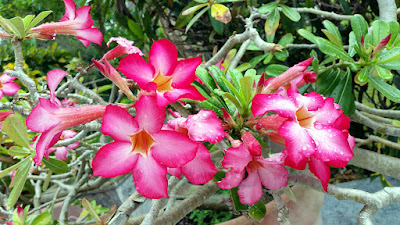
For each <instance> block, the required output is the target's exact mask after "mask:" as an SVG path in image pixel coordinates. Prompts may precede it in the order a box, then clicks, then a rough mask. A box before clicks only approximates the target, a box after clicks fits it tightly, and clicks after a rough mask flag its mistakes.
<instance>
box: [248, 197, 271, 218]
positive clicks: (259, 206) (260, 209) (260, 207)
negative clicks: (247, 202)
mask: <svg viewBox="0 0 400 225" xmlns="http://www.w3.org/2000/svg"><path fill="white" fill-rule="evenodd" d="M266 212H267V208H265V204H264V202H263V201H261V200H260V201H258V202H256V203H254V204H253V205H252V206H251V207H250V209H249V215H250V216H251V217H252V218H254V219H256V220H261V219H263V218H264V216H265V213H266Z"/></svg>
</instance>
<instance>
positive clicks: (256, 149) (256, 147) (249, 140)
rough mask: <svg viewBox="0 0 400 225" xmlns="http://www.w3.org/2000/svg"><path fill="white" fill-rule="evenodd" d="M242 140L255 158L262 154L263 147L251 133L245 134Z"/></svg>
mask: <svg viewBox="0 0 400 225" xmlns="http://www.w3.org/2000/svg"><path fill="white" fill-rule="evenodd" d="M242 140H243V144H244V146H245V147H246V148H247V150H249V152H250V154H252V155H253V156H259V155H261V153H262V149H261V145H260V143H258V141H257V139H256V138H255V137H254V136H253V135H252V134H251V133H250V132H243V134H242Z"/></svg>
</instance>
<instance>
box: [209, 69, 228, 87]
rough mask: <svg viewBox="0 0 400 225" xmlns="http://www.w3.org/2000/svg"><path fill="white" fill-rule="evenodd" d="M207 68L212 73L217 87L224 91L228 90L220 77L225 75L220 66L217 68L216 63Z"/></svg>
mask: <svg viewBox="0 0 400 225" xmlns="http://www.w3.org/2000/svg"><path fill="white" fill-rule="evenodd" d="M208 70H209V71H210V73H211V74H212V75H213V77H214V79H215V81H216V82H217V84H218V86H219V88H221V90H222V91H224V92H230V90H229V88H228V87H227V86H226V84H225V83H224V82H223V81H222V79H221V77H224V76H225V75H224V72H222V70H221V69H220V68H218V67H217V66H216V65H212V66H210V67H208Z"/></svg>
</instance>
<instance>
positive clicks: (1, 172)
mask: <svg viewBox="0 0 400 225" xmlns="http://www.w3.org/2000/svg"><path fill="white" fill-rule="evenodd" d="M26 161H29V158H25V159H23V160H21V161H19V162H18V163H17V164H14V165H12V166H10V167H8V168H6V169H4V170H2V171H0V178H2V177H4V176H6V175H7V174H9V173H11V172H12V171H13V170H15V169H17V168H18V167H19V166H20V165H21V164H22V163H24V162H26Z"/></svg>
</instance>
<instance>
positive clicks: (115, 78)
mask: <svg viewBox="0 0 400 225" xmlns="http://www.w3.org/2000/svg"><path fill="white" fill-rule="evenodd" d="M92 62H93V63H94V65H95V66H96V67H97V69H99V70H100V72H101V73H102V74H103V75H104V76H105V77H107V78H108V79H110V80H111V81H112V82H114V84H115V85H117V87H118V88H119V89H120V90H121V91H122V92H123V93H124V94H125V95H126V96H127V97H128V98H129V99H130V100H132V101H135V100H136V98H135V96H133V94H132V91H131V89H130V88H129V87H128V84H127V83H126V82H125V80H124V79H123V78H122V77H121V75H120V74H119V73H118V72H117V71H116V70H115V69H114V67H112V66H111V64H110V63H109V62H108V61H107V60H104V64H101V63H100V62H99V61H96V60H95V59H92Z"/></svg>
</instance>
